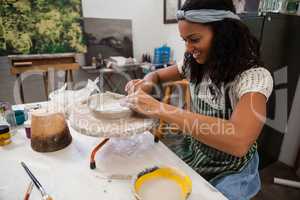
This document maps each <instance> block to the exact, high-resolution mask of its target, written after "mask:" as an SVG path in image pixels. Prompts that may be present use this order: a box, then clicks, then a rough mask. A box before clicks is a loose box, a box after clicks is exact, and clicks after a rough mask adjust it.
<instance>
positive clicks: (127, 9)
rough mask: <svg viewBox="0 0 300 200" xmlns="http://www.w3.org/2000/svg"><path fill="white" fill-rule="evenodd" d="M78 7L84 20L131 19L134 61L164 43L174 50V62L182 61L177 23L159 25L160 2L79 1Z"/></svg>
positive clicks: (150, 0) (160, 23) (160, 19)
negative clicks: (80, 5) (80, 8)
mask: <svg viewBox="0 0 300 200" xmlns="http://www.w3.org/2000/svg"><path fill="white" fill-rule="evenodd" d="M82 8H83V16H84V17H95V18H111V19H131V20H132V29H133V32H132V34H133V50H134V57H135V58H137V59H138V60H140V59H141V56H142V54H143V53H151V54H153V50H154V48H155V47H159V46H161V45H162V44H164V43H167V44H168V45H169V46H170V47H171V48H172V49H173V50H174V59H176V60H177V59H182V55H183V53H184V43H183V42H182V41H181V39H180V37H179V33H178V29H177V24H164V23H163V0H130V1H124V0H109V1H107V0H82Z"/></svg>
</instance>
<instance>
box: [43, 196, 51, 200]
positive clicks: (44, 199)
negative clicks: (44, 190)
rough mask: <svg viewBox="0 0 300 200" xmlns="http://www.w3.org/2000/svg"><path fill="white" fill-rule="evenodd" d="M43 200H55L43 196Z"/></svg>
mask: <svg viewBox="0 0 300 200" xmlns="http://www.w3.org/2000/svg"><path fill="white" fill-rule="evenodd" d="M43 200H53V199H52V197H50V196H49V195H45V196H43Z"/></svg>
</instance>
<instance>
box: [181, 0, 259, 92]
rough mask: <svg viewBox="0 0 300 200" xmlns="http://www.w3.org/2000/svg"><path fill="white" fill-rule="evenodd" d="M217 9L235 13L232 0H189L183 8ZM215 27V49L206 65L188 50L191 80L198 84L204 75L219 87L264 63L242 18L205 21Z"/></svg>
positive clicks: (187, 65)
mask: <svg viewBox="0 0 300 200" xmlns="http://www.w3.org/2000/svg"><path fill="white" fill-rule="evenodd" d="M199 9H215V10H229V11H232V12H234V13H236V11H235V7H234V5H233V2H232V0H187V1H186V2H185V3H184V5H183V6H182V7H181V10H184V11H188V10H199ZM204 25H207V26H210V27H211V28H212V30H213V33H214V36H213V41H212V49H211V50H210V54H209V56H208V59H207V61H206V62H205V64H198V63H197V62H196V60H195V59H194V58H193V56H192V55H191V53H188V52H186V53H185V56H184V66H185V67H187V69H189V70H190V75H191V76H190V78H191V81H192V82H196V83H199V82H200V81H201V80H202V78H203V76H204V75H206V74H207V75H208V76H209V77H210V78H211V80H212V82H213V83H214V84H215V85H217V86H218V87H220V84H221V83H225V84H226V83H229V82H231V81H233V80H234V78H235V77H236V76H237V75H239V74H240V73H242V72H243V71H245V70H247V69H250V68H253V67H257V66H263V62H262V61H261V59H260V43H259V41H258V39H257V38H256V37H255V36H254V35H252V34H251V33H250V31H249V28H248V27H247V26H246V25H245V24H243V23H242V22H241V21H239V20H235V19H229V18H227V19H224V20H222V21H217V22H211V23H206V24H204Z"/></svg>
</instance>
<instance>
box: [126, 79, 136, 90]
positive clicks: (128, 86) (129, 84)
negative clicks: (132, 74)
mask: <svg viewBox="0 0 300 200" xmlns="http://www.w3.org/2000/svg"><path fill="white" fill-rule="evenodd" d="M134 81H135V80H131V81H129V82H128V83H127V84H126V86H125V91H126V92H127V91H128V89H129V88H130V87H131V85H133V83H134Z"/></svg>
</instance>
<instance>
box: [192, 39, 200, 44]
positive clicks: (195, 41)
mask: <svg viewBox="0 0 300 200" xmlns="http://www.w3.org/2000/svg"><path fill="white" fill-rule="evenodd" d="M190 41H191V43H198V42H199V41H200V39H199V38H195V39H190Z"/></svg>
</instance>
